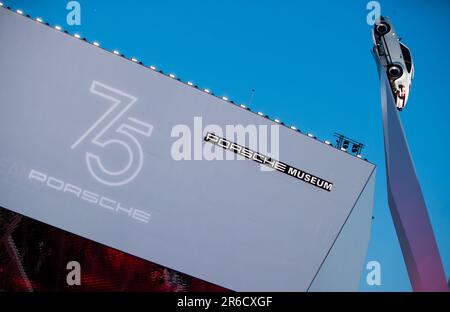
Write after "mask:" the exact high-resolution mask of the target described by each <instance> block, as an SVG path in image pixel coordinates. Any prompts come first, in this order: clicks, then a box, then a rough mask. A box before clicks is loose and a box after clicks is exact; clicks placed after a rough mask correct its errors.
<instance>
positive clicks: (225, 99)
mask: <svg viewBox="0 0 450 312" xmlns="http://www.w3.org/2000/svg"><path fill="white" fill-rule="evenodd" d="M3 6H4V5H3V3H2V2H0V7H3ZM16 12H17V13H18V14H20V15H23V14H24V13H23V11H22V10H16ZM30 18H31V17H30ZM36 21H38V22H39V23H44V21H43V20H42V19H41V18H39V17H38V18H36ZM47 25H48V24H47ZM54 27H55V29H56V30H58V31H62V28H61V26H58V25H56V26H54ZM73 36H74V37H75V38H77V39H81V36H80V35H79V34H74V35H73ZM92 44H93V45H94V46H96V47H100V44H99V43H98V42H97V41H93V42H92ZM113 54H115V55H119V56H122V57H124V58H125V56H124V55H121V54H120V52H119V51H117V50H113ZM130 60H131V61H132V62H134V63H139V62H138V60H137V59H136V58H134V57H132V58H131V59H130ZM139 64H141V65H143V64H142V63H139ZM143 66H144V65H143ZM149 68H150V69H152V70H153V71H156V67H155V66H153V65H151V66H149ZM160 73H161V74H163V72H162V71H160ZM168 76H169V77H170V78H172V79H177V77H176V76H175V75H174V74H169V75H168ZM177 80H179V81H181V80H180V79H177ZM187 84H188V85H189V86H191V87H194V88H196V89H198V87H197V86H196V85H194V83H192V82H191V81H188V82H187ZM203 92H205V93H208V94H211V95H214V93H212V92H211V91H210V90H209V89H206V88H205V89H203ZM220 98H221V99H222V100H224V101H226V102H231V103H233V104H234V102H233V101H230V100H229V99H228V97H226V96H222V97H220ZM239 106H240V107H241V108H243V109H246V110H248V111H251V110H250V108H249V107H247V106H245V105H244V104H240V105H239ZM257 114H258V115H259V116H261V117H264V118H267V119H269V120H271V119H270V118H269V116H267V115H265V114H264V113H262V112H257ZM273 121H274V122H276V123H278V124H281V125H284V123H283V122H281V121H280V120H279V119H276V118H275V119H274V120H273ZM288 128H291V129H292V130H294V131H297V132H300V133H302V132H301V131H300V129H298V128H297V127H295V126H290V127H288ZM307 136H308V137H310V138H313V139H315V140H318V139H317V137H316V136H315V135H313V134H312V133H307ZM324 143H325V144H327V145H329V146H332V147H333V144H331V142H330V141H327V140H325V141H324ZM341 151H343V152H347V150H346V149H345V148H343V147H342V148H341ZM356 157H358V158H362V156H361V155H356Z"/></svg>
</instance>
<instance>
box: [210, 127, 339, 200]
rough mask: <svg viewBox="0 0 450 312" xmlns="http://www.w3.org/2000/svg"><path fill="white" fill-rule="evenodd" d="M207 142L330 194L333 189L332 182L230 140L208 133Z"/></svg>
mask: <svg viewBox="0 0 450 312" xmlns="http://www.w3.org/2000/svg"><path fill="white" fill-rule="evenodd" d="M205 141H206V142H211V143H213V144H215V145H217V146H220V147H222V148H224V149H226V150H229V151H232V152H234V153H236V154H238V155H241V156H243V157H245V158H247V159H251V160H253V161H256V162H258V163H260V164H263V165H266V166H269V167H271V168H273V169H275V170H277V171H279V172H282V173H285V174H287V175H289V176H291V177H294V178H297V179H299V180H301V181H303V182H306V183H308V184H311V185H314V186H316V187H318V188H321V189H323V190H325V191H328V192H330V191H331V188H332V187H333V183H331V182H328V181H326V180H324V179H322V178H319V177H317V176H315V175H312V174H310V173H307V172H305V171H303V170H300V169H297V168H294V167H292V166H290V165H287V164H285V163H282V162H280V161H278V160H275V159H273V158H271V157H269V156H266V155H263V154H260V153H258V152H255V151H253V150H251V149H249V148H247V147H245V146H242V145H239V144H237V143H234V142H232V141H230V140H227V139H224V138H221V137H219V136H217V135H215V134H214V133H211V132H208V133H207V134H206V136H205Z"/></svg>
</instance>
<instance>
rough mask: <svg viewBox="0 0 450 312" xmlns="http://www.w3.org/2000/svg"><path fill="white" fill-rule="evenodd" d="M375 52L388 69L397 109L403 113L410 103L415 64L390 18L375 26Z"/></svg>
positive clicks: (381, 63) (383, 18)
mask: <svg viewBox="0 0 450 312" xmlns="http://www.w3.org/2000/svg"><path fill="white" fill-rule="evenodd" d="M372 35H373V44H374V47H373V52H374V54H375V55H376V57H377V58H378V62H379V63H380V65H382V66H383V67H384V68H385V69H386V73H387V76H388V79H389V82H390V84H391V89H392V93H393V95H394V99H395V101H396V105H397V109H398V110H399V111H401V110H402V109H403V108H404V107H405V105H406V102H407V101H408V97H409V93H410V91H411V82H412V79H413V78H414V64H413V61H412V57H411V52H410V51H409V49H408V47H407V46H405V45H404V44H403V43H401V42H400V39H399V38H398V37H397V33H396V32H395V30H394V26H393V25H392V23H391V21H390V20H389V18H388V17H381V18H380V20H379V21H377V22H376V23H375V25H374V29H373V31H372Z"/></svg>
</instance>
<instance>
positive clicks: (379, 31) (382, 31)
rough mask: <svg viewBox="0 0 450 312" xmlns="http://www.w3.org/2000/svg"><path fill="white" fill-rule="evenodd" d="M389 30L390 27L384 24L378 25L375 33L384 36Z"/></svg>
mask: <svg viewBox="0 0 450 312" xmlns="http://www.w3.org/2000/svg"><path fill="white" fill-rule="evenodd" d="M390 30H391V26H389V25H388V24H386V23H383V22H382V23H380V24H378V25H377V26H376V27H375V31H376V33H377V34H378V35H380V36H383V35H386V34H387V33H388V32H389V31H390Z"/></svg>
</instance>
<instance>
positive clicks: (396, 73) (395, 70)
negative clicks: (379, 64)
mask: <svg viewBox="0 0 450 312" xmlns="http://www.w3.org/2000/svg"><path fill="white" fill-rule="evenodd" d="M388 75H389V77H390V78H392V79H397V78H399V77H401V76H402V75H403V69H402V68H401V67H400V66H398V65H391V66H390V67H389V68H388Z"/></svg>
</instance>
